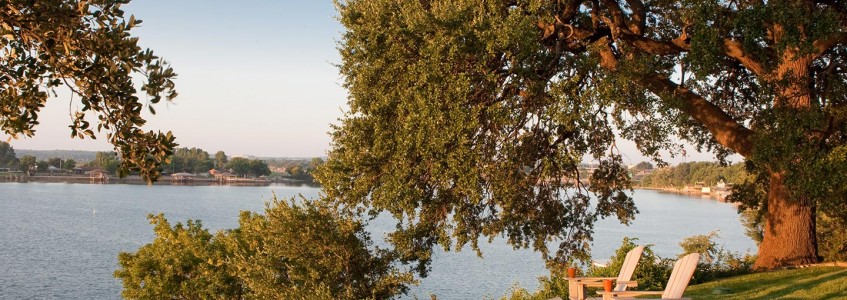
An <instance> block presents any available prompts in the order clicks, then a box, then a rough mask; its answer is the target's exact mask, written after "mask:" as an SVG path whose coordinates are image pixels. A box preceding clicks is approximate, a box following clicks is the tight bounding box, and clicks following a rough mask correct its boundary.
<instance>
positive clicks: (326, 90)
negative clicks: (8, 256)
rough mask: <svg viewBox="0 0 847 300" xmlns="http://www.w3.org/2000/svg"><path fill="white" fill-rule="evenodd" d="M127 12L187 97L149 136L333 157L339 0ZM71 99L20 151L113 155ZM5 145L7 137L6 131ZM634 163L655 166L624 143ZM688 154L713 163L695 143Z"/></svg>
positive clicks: (152, 122) (187, 0) (136, 5)
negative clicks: (73, 131) (77, 118)
mask: <svg viewBox="0 0 847 300" xmlns="http://www.w3.org/2000/svg"><path fill="white" fill-rule="evenodd" d="M124 10H125V11H126V12H127V15H129V14H133V15H135V16H136V18H138V19H141V20H143V23H142V24H141V26H140V27H137V28H135V29H133V34H134V35H135V36H137V37H139V38H140V42H139V43H140V45H141V46H142V47H145V48H151V49H153V50H154V51H155V53H157V54H158V55H159V56H161V57H163V58H165V59H166V60H168V61H169V62H170V63H171V65H172V67H173V68H174V70H175V71H176V72H177V74H178V77H177V79H176V81H175V82H176V87H177V92H178V93H179V96H178V97H177V98H176V99H175V101H174V102H170V103H161V104H159V105H158V106H156V107H155V108H156V110H157V114H156V115H154V116H150V115H148V116H146V118H147V120H148V123H147V125H145V127H144V128H145V130H162V131H168V130H170V131H173V133H174V135H175V136H176V137H177V142H178V143H179V144H180V146H181V147H198V148H201V149H204V150H206V151H208V152H210V153H214V152H216V151H218V150H223V151H225V152H226V153H227V154H228V155H231V156H232V155H235V156H241V155H252V156H259V157H316V156H325V155H326V153H327V151H328V150H329V148H330V138H329V135H328V133H329V131H330V124H337V123H338V119H339V118H340V117H342V115H343V112H344V111H346V110H347V104H346V103H347V93H346V91H345V89H344V88H343V87H342V83H343V80H342V78H341V76H340V75H339V73H338V69H337V68H336V67H335V65H336V64H338V63H339V62H340V57H339V54H338V51H337V49H336V48H337V43H338V41H339V40H340V36H341V34H342V32H343V30H344V29H343V28H342V26H341V25H340V24H339V23H338V21H337V20H336V19H335V16H336V11H335V7H334V5H333V3H332V1H331V0H308V1H303V0H298V1H291V0H276V1H272V0H266V1H255V0H242V1H219V0H178V1H173V0H135V1H132V2H131V3H130V4H129V5H126V6H124ZM75 105H76V104H75V103H73V101H72V100H71V99H70V97H69V96H68V95H67V94H65V95H62V94H60V95H59V97H56V98H51V99H50V100H48V102H47V104H46V106H45V108H44V109H43V110H42V113H41V114H40V115H39V121H40V122H41V124H39V125H38V126H37V127H36V128H35V129H36V134H35V136H34V137H32V138H21V139H17V140H11V141H10V143H11V144H12V147H14V148H16V149H35V150H54V149H65V150H91V151H110V150H112V147H111V145H109V144H108V143H106V142H105V133H101V134H100V135H99V136H100V139H98V140H96V141H92V140H90V139H86V140H80V139H72V138H71V137H70V129H69V128H68V125H70V124H71V119H70V116H69V113H68V112H69V106H70V107H74V106H75ZM0 138H2V140H7V139H8V137H7V136H4V135H2V134H0ZM618 147H619V149H620V150H621V151H622V152H623V153H624V159H625V161H626V162H628V163H633V164H634V163H637V162H639V161H642V160H647V159H646V158H644V157H643V156H641V155H640V153H638V151H637V150H635V147H634V145H633V144H632V143H631V142H627V141H620V142H619V143H618ZM687 152H688V157H679V156H678V157H675V158H671V157H670V156H667V157H666V159H667V160H668V161H670V162H680V161H683V160H687V161H693V160H713V159H714V157H713V156H712V155H709V154H701V153H697V152H696V151H694V150H693V148H691V147H688V149H687Z"/></svg>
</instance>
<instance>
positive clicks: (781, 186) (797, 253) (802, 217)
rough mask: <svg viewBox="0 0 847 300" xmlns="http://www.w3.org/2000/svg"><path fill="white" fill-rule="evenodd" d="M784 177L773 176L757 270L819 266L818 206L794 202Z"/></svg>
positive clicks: (805, 200) (799, 199) (800, 200)
mask: <svg viewBox="0 0 847 300" xmlns="http://www.w3.org/2000/svg"><path fill="white" fill-rule="evenodd" d="M791 196H792V195H791V191H790V190H789V189H788V188H787V187H786V186H785V183H784V181H783V175H782V174H780V173H772V174H771V175H770V189H769V191H768V211H767V213H766V214H765V228H764V234H765V236H764V239H763V240H762V244H761V245H759V256H758V258H757V259H756V263H755V264H754V265H753V268H754V269H760V270H761V269H774V268H778V267H783V266H796V265H805V264H813V263H817V262H818V247H817V242H816V236H815V205H814V202H813V200H812V199H809V198H808V197H803V196H800V197H797V198H795V199H792V197H791Z"/></svg>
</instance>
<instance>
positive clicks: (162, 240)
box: [115, 199, 414, 299]
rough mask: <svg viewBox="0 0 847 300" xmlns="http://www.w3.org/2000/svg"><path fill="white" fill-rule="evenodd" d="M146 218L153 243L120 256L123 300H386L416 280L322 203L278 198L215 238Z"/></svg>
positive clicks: (196, 227)
mask: <svg viewBox="0 0 847 300" xmlns="http://www.w3.org/2000/svg"><path fill="white" fill-rule="evenodd" d="M149 218H150V222H151V223H152V224H154V225H155V233H156V237H155V239H154V240H153V242H151V243H150V244H147V245H144V246H142V247H141V248H140V249H138V251H137V252H136V253H121V254H120V255H119V257H118V262H119V263H120V268H119V269H118V270H117V271H116V272H115V277H117V278H119V279H121V280H122V281H123V291H122V293H121V295H122V296H123V297H124V298H127V299H388V298H391V297H393V296H396V295H399V294H403V293H405V292H406V290H407V287H408V285H410V284H412V283H413V282H414V278H413V276H412V274H411V273H410V272H401V271H400V270H398V269H397V266H398V265H399V262H398V261H397V257H398V256H397V255H396V254H395V253H394V252H392V251H389V250H384V249H379V248H376V247H374V246H373V245H372V243H371V240H370V237H369V236H368V233H367V232H366V231H365V230H364V225H363V223H362V222H361V221H359V220H358V219H357V218H354V217H350V216H347V215H345V214H343V213H341V212H340V211H339V210H338V209H335V208H334V207H333V206H332V205H330V204H327V203H326V202H324V201H321V200H314V201H312V200H305V199H302V201H295V200H294V199H292V200H289V201H279V200H276V199H275V200H274V201H273V202H272V203H270V204H268V206H267V208H266V209H265V214H264V215H260V214H256V213H248V212H242V214H241V218H240V221H239V227H238V228H236V229H233V230H227V231H221V232H218V233H217V234H215V235H212V234H210V233H209V231H208V230H207V229H204V228H203V227H202V224H201V223H200V222H199V221H191V220H189V221H188V222H187V226H184V225H182V224H181V223H177V224H176V225H174V226H173V227H171V225H170V224H169V223H168V221H167V220H166V219H165V217H164V216H163V215H161V214H160V215H158V216H150V217H149Z"/></svg>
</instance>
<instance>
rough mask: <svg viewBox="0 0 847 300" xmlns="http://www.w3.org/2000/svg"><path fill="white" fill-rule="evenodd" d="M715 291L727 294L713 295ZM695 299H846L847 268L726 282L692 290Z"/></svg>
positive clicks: (781, 272)
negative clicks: (723, 290)
mask: <svg viewBox="0 0 847 300" xmlns="http://www.w3.org/2000/svg"><path fill="white" fill-rule="evenodd" d="M715 288H727V289H729V293H728V294H722V295H713V294H712V290H714V289H715ZM685 297H687V298H692V299H821V300H823V299H847V268H839V267H811V268H804V269H794V270H779V271H772V272H764V273H755V274H749V275H743V276H736V277H730V278H724V279H720V280H717V281H712V282H706V283H703V284H698V285H692V286H689V287H688V289H686V290H685Z"/></svg>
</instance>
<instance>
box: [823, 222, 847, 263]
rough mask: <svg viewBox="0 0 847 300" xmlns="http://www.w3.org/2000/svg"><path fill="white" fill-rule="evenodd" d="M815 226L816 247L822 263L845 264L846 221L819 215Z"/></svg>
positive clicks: (846, 246) (846, 248) (846, 259)
mask: <svg viewBox="0 0 847 300" xmlns="http://www.w3.org/2000/svg"><path fill="white" fill-rule="evenodd" d="M817 226H818V232H817V234H818V245H820V255H821V257H823V259H824V261H831V262H836V261H838V262H847V230H845V228H847V221H844V219H842V218H836V217H833V216H830V215H829V214H826V213H820V214H818V221H817Z"/></svg>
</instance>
